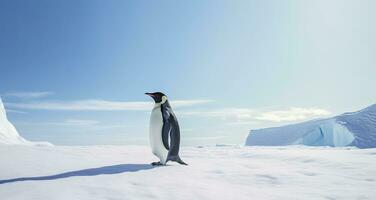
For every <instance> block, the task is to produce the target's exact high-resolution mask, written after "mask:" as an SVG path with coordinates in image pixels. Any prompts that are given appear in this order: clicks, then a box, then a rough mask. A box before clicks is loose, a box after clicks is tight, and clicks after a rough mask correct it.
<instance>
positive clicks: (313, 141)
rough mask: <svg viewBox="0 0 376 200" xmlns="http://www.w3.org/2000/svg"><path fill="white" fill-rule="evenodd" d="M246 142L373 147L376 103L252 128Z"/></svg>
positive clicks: (375, 143) (375, 130) (277, 144)
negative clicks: (312, 118) (304, 119)
mask: <svg viewBox="0 0 376 200" xmlns="http://www.w3.org/2000/svg"><path fill="white" fill-rule="evenodd" d="M246 145H248V146H285V145H307V146H331V147H345V146H356V147H358V148H372V147H376V104H374V105H372V106H369V107H367V108H365V109H362V110H360V111H357V112H351V113H344V114H342V115H339V116H335V117H332V118H328V119H319V120H311V121H307V122H302V123H298V124H291V125H286V126H281V127H273V128H264V129H258V130H251V131H250V133H249V135H248V137H247V140H246Z"/></svg>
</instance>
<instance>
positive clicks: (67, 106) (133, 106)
mask: <svg viewBox="0 0 376 200" xmlns="http://www.w3.org/2000/svg"><path fill="white" fill-rule="evenodd" d="M209 102H211V100H177V101H171V105H172V106H173V107H176V108H178V107H187V106H194V105H198V104H205V103H209ZM7 106H9V107H12V108H19V109H36V110H71V111H81V110H87V111H115V110H139V111H140V110H141V111H149V110H150V109H151V108H152V107H153V103H152V102H151V101H150V102H142V101H140V102H123V101H106V100H91V99H89V100H79V101H54V102H53V101H42V102H28V103H7Z"/></svg>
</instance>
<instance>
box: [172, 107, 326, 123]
mask: <svg viewBox="0 0 376 200" xmlns="http://www.w3.org/2000/svg"><path fill="white" fill-rule="evenodd" d="M177 114H179V115H181V116H201V117H217V118H221V119H224V120H229V121H230V122H229V123H231V124H252V123H254V122H256V121H269V122H292V121H299V120H304V119H311V118H317V117H324V116H328V115H330V114H331V113H330V112H329V111H327V110H325V109H319V108H298V107H293V108H289V109H284V110H272V111H260V110H255V109H248V108H224V109H217V110H206V111H178V112H177Z"/></svg>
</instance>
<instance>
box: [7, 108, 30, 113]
mask: <svg viewBox="0 0 376 200" xmlns="http://www.w3.org/2000/svg"><path fill="white" fill-rule="evenodd" d="M5 110H6V112H7V113H17V114H26V113H27V112H25V111H21V110H13V109H5Z"/></svg>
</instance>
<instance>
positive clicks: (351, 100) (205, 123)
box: [0, 0, 376, 145]
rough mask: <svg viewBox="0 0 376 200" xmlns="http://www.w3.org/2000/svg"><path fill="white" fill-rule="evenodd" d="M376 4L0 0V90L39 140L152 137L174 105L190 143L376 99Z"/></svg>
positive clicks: (27, 132)
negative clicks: (157, 103)
mask: <svg viewBox="0 0 376 200" xmlns="http://www.w3.org/2000/svg"><path fill="white" fill-rule="evenodd" d="M375 9H376V3H375V2H374V1H366V0H363V1H355V0H354V1H336V0H333V1H330V2H328V1H323V0H318V1H273V0H270V1H115V0H113V1H95V0H92V1H81V0H78V1H77V0H75V1H73V0H65V1H62V0H61V1H60V0H56V1H51V0H36V1H27V0H15V1H1V2H0V30H1V31H0V69H1V72H0V94H1V96H2V99H3V101H4V104H5V106H6V107H7V110H8V116H9V118H10V120H11V121H12V122H13V123H14V124H15V126H16V127H17V129H18V130H19V132H20V133H21V134H22V135H23V136H25V137H26V138H28V139H30V140H47V141H50V142H52V143H55V144H64V145H80V144H147V143H148V140H147V138H148V120H149V111H150V109H151V106H152V104H150V103H151V101H150V99H148V97H147V96H145V95H144V92H150V91H162V92H164V93H166V94H167V95H168V96H169V98H170V100H171V101H173V104H172V105H173V106H174V109H175V110H176V114H177V116H178V119H179V121H180V125H181V129H182V130H183V131H182V135H183V136H182V137H183V138H182V143H183V144H184V145H206V144H216V143H231V144H243V143H244V138H245V136H246V135H247V133H248V131H249V130H250V129H256V128H262V127H269V126H278V125H282V124H288V123H293V122H298V121H304V120H309V119H313V118H320V117H328V116H332V115H335V114H339V113H342V112H346V111H354V110H357V109H361V108H363V107H366V106H368V105H370V104H373V103H375V99H376V93H375V92H374V88H375V85H376V79H375V78H374V74H376V66H375V64H376V58H375V56H374V54H375V52H376V39H375V35H376V26H375V25H374V19H376V14H375V13H374V12H373V11H374V10H375Z"/></svg>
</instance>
